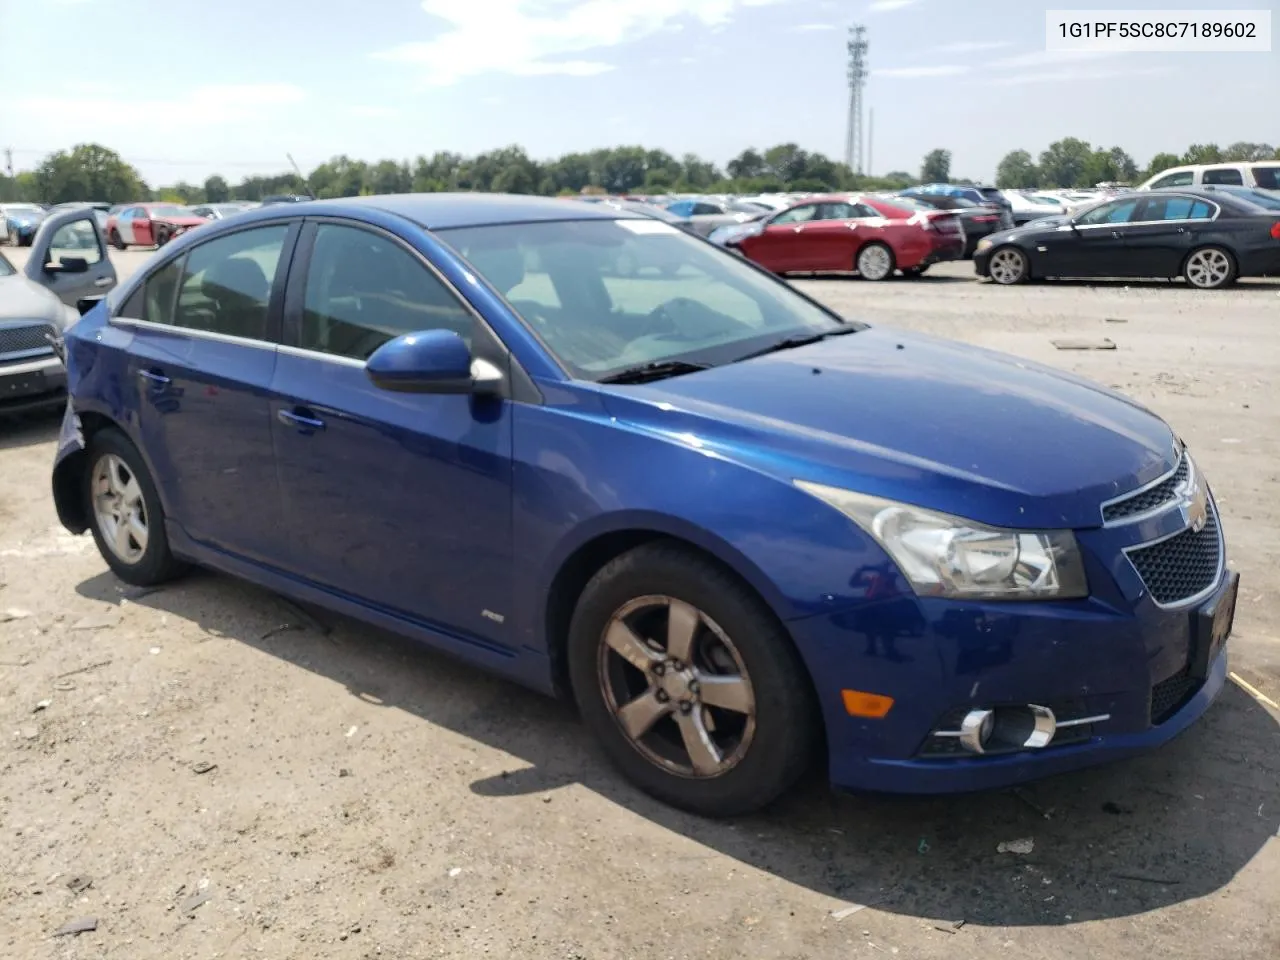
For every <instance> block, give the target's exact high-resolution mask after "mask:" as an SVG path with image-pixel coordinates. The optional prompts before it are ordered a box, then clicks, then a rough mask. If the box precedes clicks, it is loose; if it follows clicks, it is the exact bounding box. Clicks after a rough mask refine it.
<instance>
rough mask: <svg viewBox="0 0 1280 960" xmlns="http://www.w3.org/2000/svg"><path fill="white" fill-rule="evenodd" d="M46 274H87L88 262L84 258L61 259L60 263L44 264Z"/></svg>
mask: <svg viewBox="0 0 1280 960" xmlns="http://www.w3.org/2000/svg"><path fill="white" fill-rule="evenodd" d="M44 269H45V272H46V273H88V272H89V261H88V260H86V259H85V258H84V257H63V258H62V262H61V263H46V264H45V265H44Z"/></svg>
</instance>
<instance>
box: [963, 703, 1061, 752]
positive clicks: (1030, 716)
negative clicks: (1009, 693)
mask: <svg viewBox="0 0 1280 960" xmlns="http://www.w3.org/2000/svg"><path fill="white" fill-rule="evenodd" d="M1057 732H1058V721H1057V720H1056V719H1055V718H1054V715H1053V711H1052V710H1050V709H1049V708H1048V707H1041V706H1038V705H1037V704H1034V703H1029V704H1027V705H1026V706H1019V707H996V708H994V709H990V710H985V709H984V710H970V711H969V712H968V713H967V714H965V717H964V720H963V721H962V722H961V724H960V730H959V732H958V735H959V738H960V746H962V747H964V748H965V749H966V750H968V751H969V752H970V753H991V752H1001V753H1007V752H1010V751H1013V750H1042V749H1044V748H1045V747H1047V746H1048V745H1049V743H1050V742H1051V741H1052V740H1053V735H1054V734H1055V733H1057Z"/></svg>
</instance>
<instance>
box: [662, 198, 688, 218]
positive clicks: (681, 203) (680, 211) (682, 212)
mask: <svg viewBox="0 0 1280 960" xmlns="http://www.w3.org/2000/svg"><path fill="white" fill-rule="evenodd" d="M694 206H695V204H694V202H693V201H692V200H677V201H676V202H675V203H673V204H671V205H670V206H669V207H667V212H668V213H673V214H675V215H676V216H677V217H688V216H692V215H693V208H694Z"/></svg>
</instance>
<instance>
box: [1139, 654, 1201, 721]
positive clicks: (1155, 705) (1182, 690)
mask: <svg viewBox="0 0 1280 960" xmlns="http://www.w3.org/2000/svg"><path fill="white" fill-rule="evenodd" d="M1199 689H1200V683H1199V681H1197V680H1196V679H1194V678H1193V677H1192V676H1191V668H1190V667H1183V668H1182V669H1181V670H1179V671H1178V672H1177V673H1175V674H1174V675H1173V676H1172V677H1170V678H1169V679H1168V680H1161V681H1160V682H1159V683H1157V684H1156V685H1155V686H1154V687H1152V688H1151V724H1152V726H1159V725H1160V724H1162V723H1164V722H1165V721H1166V720H1168V719H1169V718H1170V717H1172V716H1173V715H1174V714H1175V713H1177V712H1178V711H1179V710H1181V709H1182V707H1183V706H1185V705H1186V702H1187V701H1188V700H1190V699H1191V698H1192V697H1193V696H1195V694H1196V691H1197V690H1199Z"/></svg>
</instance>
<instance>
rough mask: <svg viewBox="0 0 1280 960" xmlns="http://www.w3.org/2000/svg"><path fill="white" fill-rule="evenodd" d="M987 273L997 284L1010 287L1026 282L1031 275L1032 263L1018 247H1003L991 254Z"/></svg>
mask: <svg viewBox="0 0 1280 960" xmlns="http://www.w3.org/2000/svg"><path fill="white" fill-rule="evenodd" d="M987 273H988V274H990V275H991V279H992V280H994V281H995V282H996V283H1001V284H1004V285H1005V286H1008V285H1010V284H1014V283H1022V282H1024V281H1025V280H1026V279H1027V277H1028V275H1029V274H1030V273H1031V263H1030V262H1029V261H1028V260H1027V255H1026V254H1025V253H1023V252H1022V251H1021V250H1019V249H1018V248H1017V247H1001V248H1000V249H999V250H995V251H993V252H992V254H991V259H990V260H989V261H987Z"/></svg>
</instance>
